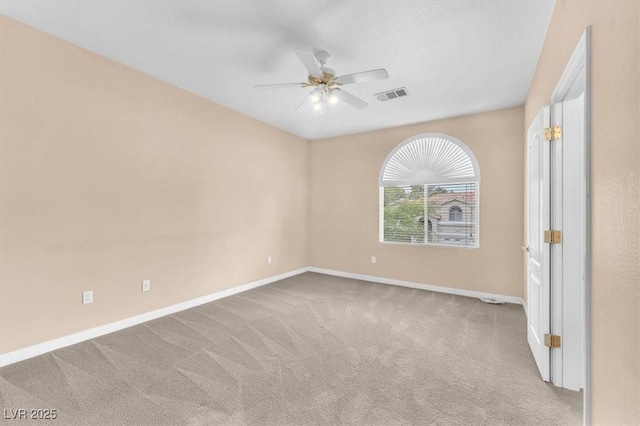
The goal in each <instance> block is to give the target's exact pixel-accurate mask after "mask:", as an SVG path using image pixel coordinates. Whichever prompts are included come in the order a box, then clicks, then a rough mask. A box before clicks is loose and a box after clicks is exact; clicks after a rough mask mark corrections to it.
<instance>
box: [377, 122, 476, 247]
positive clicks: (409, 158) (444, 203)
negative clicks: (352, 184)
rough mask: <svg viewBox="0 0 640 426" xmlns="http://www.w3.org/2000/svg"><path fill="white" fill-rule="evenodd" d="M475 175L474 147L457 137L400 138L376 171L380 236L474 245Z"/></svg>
mask: <svg viewBox="0 0 640 426" xmlns="http://www.w3.org/2000/svg"><path fill="white" fill-rule="evenodd" d="M465 180H466V181H465ZM479 180H480V171H479V168H478V164H477V161H476V159H475V157H474V156H473V153H472V152H471V151H470V150H469V148H468V147H466V145H464V144H463V143H462V142H460V141H458V140H457V139H455V138H451V137H449V136H447V135H439V134H438V135H420V136H418V137H415V138H412V139H410V140H408V141H405V142H403V143H402V144H400V145H399V146H398V147H396V148H395V149H394V150H393V151H392V152H391V153H390V154H389V156H388V157H387V160H386V161H385V163H384V164H383V168H382V170H381V171H380V241H381V242H391V243H405V244H416V245H447V246H465V247H478V223H479V221H478V213H479V209H478V206H479V203H478V201H479V200H478V191H479Z"/></svg>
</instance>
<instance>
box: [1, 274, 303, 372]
mask: <svg viewBox="0 0 640 426" xmlns="http://www.w3.org/2000/svg"><path fill="white" fill-rule="evenodd" d="M308 270H309V268H300V269H296V270H293V271H289V272H285V273H283V274H280V275H275V276H273V277H268V278H264V279H262V280H258V281H254V282H251V283H248V284H244V285H240V286H237V287H232V288H229V289H226V290H222V291H218V292H216V293H211V294H208V295H206V296H202V297H198V298H196V299H191V300H187V301H185V302H181V303H177V304H175V305H171V306H167V307H165V308H160V309H156V310H155V311H151V312H147V313H145V314H141V315H136V316H135V317H131V318H126V319H123V320H120V321H116V322H112V323H109V324H105V325H101V326H98V327H95V328H91V329H89V330H84V331H80V332H78V333H74V334H70V335H68V336H64V337H60V338H58V339H53V340H49V341H47V342H43V343H38V344H37V345H33V346H29V347H26V348H23V349H18V350H16V351H13V352H7V353H6V354H0V367H4V366H5V365H9V364H13V363H16V362H18V361H23V360H25V359H29V358H33V357H35V356H38V355H42V354H44V353H47V352H51V351H54V350H56V349H60V348H64V347H67V346H71V345H74V344H76V343H80V342H84V341H85V340H89V339H95V338H96V337H100V336H104V335H105V334H109V333H113V332H114V331H118V330H122V329H123V328H127V327H131V326H134V325H138V324H142V323H143V322H147V321H151V320H153V319H156V318H160V317H163V316H166V315H171V314H173V313H176V312H180V311H184V310H185V309H189V308H193V307H195V306H199V305H202V304H205V303H209V302H213V301H214V300H218V299H222V298H223V297H228V296H232V295H234V294H238V293H242V292H243V291H247V290H251V289H253V288H256V287H260V286H263V285H265V284H270V283H272V282H275V281H279V280H283V279H285V278H289V277H292V276H294V275H298V274H302V273H303V272H307V271H308Z"/></svg>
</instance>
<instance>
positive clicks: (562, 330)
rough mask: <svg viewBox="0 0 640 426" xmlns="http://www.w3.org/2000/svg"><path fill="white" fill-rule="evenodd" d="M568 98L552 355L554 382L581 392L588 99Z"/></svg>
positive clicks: (559, 113)
mask: <svg viewBox="0 0 640 426" xmlns="http://www.w3.org/2000/svg"><path fill="white" fill-rule="evenodd" d="M581 83H582V79H581V78H580V76H579V77H578V79H577V81H576V84H574V86H577V87H578V88H580V87H584V85H583V84H581ZM574 92H576V93H578V94H577V95H576V94H575V93H574ZM569 95H570V96H576V97H575V98H572V99H566V100H564V101H563V102H561V103H558V104H555V105H554V106H553V119H554V123H553V124H554V125H557V126H560V127H561V128H562V138H561V140H558V141H555V142H554V145H553V147H552V149H553V150H554V152H553V155H552V158H553V159H554V161H552V163H554V170H553V171H552V173H551V185H552V194H553V208H552V211H551V221H552V227H553V229H560V230H562V244H555V245H554V246H553V247H552V251H551V259H552V266H553V268H552V292H553V293H552V298H551V300H552V301H553V303H552V306H551V308H552V311H551V331H552V332H553V334H557V335H560V336H562V345H561V346H560V347H559V348H557V349H554V350H553V351H552V354H551V382H552V383H553V384H554V385H556V386H561V387H564V388H567V389H572V390H580V389H581V388H582V387H583V386H584V371H585V366H584V363H585V360H584V355H585V354H584V338H585V337H584V329H585V327H584V312H583V309H582V307H583V304H584V287H585V282H584V280H585V261H586V241H585V239H586V228H585V223H586V189H585V185H586V175H585V97H584V93H581V92H580V91H579V90H575V91H570V92H569Z"/></svg>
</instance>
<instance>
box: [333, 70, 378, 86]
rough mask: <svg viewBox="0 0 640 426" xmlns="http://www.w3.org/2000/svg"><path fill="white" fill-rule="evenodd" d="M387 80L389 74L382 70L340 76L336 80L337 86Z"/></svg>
mask: <svg viewBox="0 0 640 426" xmlns="http://www.w3.org/2000/svg"><path fill="white" fill-rule="evenodd" d="M386 78H389V73H388V72H387V70H385V69H384V68H378V69H377V70H370V71H363V72H357V73H355V74H347V75H341V76H340V77H338V78H336V83H338V84H352V83H366V82H368V81H375V80H384V79H386Z"/></svg>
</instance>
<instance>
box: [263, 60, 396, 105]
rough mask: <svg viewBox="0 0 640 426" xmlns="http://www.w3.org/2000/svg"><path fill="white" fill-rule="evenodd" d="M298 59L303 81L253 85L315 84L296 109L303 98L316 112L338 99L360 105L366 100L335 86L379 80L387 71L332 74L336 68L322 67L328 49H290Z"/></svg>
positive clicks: (274, 86)
mask: <svg viewBox="0 0 640 426" xmlns="http://www.w3.org/2000/svg"><path fill="white" fill-rule="evenodd" d="M294 52H295V54H296V56H297V57H298V59H300V62H302V64H303V65H304V66H305V68H306V69H307V71H308V72H309V74H308V76H307V81H306V82H304V83H281V84H263V85H257V86H254V87H256V88H265V87H270V88H276V87H302V88H305V87H315V89H314V90H313V91H312V92H311V93H309V94H308V95H307V97H306V98H305V99H304V100H303V101H302V103H301V104H300V105H299V106H298V108H297V109H298V110H300V109H301V108H302V107H303V106H304V105H305V104H307V101H308V100H309V101H311V102H312V105H313V109H314V110H315V111H318V112H320V113H323V112H324V109H325V107H326V106H327V105H333V104H336V103H338V100H341V101H343V102H345V103H346V104H348V105H351V106H352V107H354V108H356V109H364V108H366V107H367V106H368V105H369V104H368V103H367V102H365V101H363V100H362V99H360V98H358V97H357V96H355V95H353V94H351V93H349V92H347V91H345V90H344V89H341V88H339V87H337V86H342V85H345V84H354V83H366V82H369V81H375V80H383V79H386V78H389V73H388V72H387V70H385V69H384V68H379V69H375V70H370V71H363V72H358V73H355V74H348V75H344V76H339V77H337V76H336V72H335V71H334V70H332V69H331V68H327V67H325V64H326V63H327V61H328V60H329V58H330V57H331V55H329V53H327V52H325V51H324V50H320V51H318V52H316V53H315V55H314V54H313V52H312V51H311V50H308V49H296V50H294Z"/></svg>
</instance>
